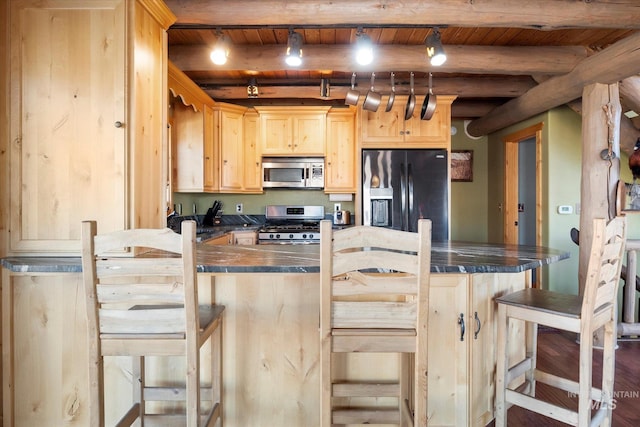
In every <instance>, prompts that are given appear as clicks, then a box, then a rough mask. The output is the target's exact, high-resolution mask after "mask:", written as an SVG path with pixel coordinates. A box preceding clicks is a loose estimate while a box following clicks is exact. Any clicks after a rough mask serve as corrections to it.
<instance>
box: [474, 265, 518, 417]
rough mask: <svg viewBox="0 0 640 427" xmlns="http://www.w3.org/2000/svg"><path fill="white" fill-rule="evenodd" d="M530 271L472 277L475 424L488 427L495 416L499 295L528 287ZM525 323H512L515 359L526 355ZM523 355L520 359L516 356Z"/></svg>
mask: <svg viewBox="0 0 640 427" xmlns="http://www.w3.org/2000/svg"><path fill="white" fill-rule="evenodd" d="M527 274H529V273H528V272H522V273H500V274H498V273H482V274H474V275H472V276H471V282H472V283H471V286H470V293H471V295H470V301H471V304H470V310H469V317H470V319H469V328H468V329H469V333H468V340H469V342H470V346H471V349H470V365H469V366H470V369H471V372H470V390H469V405H470V408H471V414H470V416H471V423H470V424H469V425H472V426H485V425H487V424H488V423H489V422H490V421H491V420H492V419H493V410H494V406H493V399H494V396H495V381H494V378H495V376H494V373H495V370H496V357H497V354H496V348H495V342H496V336H497V325H496V322H495V317H496V315H497V313H496V311H497V307H496V304H495V302H494V300H495V298H496V297H498V296H501V295H505V294H508V293H510V292H514V291H517V290H521V289H524V287H525V283H526V277H527ZM524 333H525V332H524V325H523V324H522V323H521V322H515V321H512V322H510V328H509V334H510V343H511V345H510V347H511V348H510V355H512V358H511V360H521V359H522V358H523V357H524V341H523V337H524ZM516 355H519V358H516V357H515V356H516Z"/></svg>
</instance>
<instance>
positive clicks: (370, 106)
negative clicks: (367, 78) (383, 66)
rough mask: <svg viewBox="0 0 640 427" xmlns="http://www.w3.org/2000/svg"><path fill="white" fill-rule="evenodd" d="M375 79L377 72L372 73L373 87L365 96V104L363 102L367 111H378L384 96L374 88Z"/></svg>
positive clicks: (363, 106)
mask: <svg viewBox="0 0 640 427" xmlns="http://www.w3.org/2000/svg"><path fill="white" fill-rule="evenodd" d="M375 80H376V73H371V89H370V90H369V92H367V96H365V97H364V104H362V108H363V109H365V110H367V111H374V112H375V111H378V107H379V106H380V99H381V98H382V96H381V95H380V94H379V93H378V92H376V91H375V89H374V88H373V83H374V82H375Z"/></svg>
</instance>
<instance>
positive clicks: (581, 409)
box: [578, 322, 594, 426]
mask: <svg viewBox="0 0 640 427" xmlns="http://www.w3.org/2000/svg"><path fill="white" fill-rule="evenodd" d="M585 323H586V322H585ZM585 326H588V325H585ZM593 335H594V334H593V333H592V332H591V331H590V330H589V329H587V328H584V329H582V330H581V331H580V368H579V369H580V387H579V391H578V425H579V426H588V425H589V423H590V421H591V369H592V366H593V365H592V361H593V339H594V337H593Z"/></svg>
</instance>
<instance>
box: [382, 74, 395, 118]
mask: <svg viewBox="0 0 640 427" xmlns="http://www.w3.org/2000/svg"><path fill="white" fill-rule="evenodd" d="M395 100H396V82H395V74H394V73H393V71H392V72H391V93H390V94H389V100H388V101H387V108H385V109H384V111H386V112H387V113H388V112H389V111H391V109H392V108H393V102H394V101H395Z"/></svg>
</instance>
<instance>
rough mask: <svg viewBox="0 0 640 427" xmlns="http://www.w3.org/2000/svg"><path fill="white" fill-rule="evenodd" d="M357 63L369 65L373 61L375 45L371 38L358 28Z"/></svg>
mask: <svg viewBox="0 0 640 427" xmlns="http://www.w3.org/2000/svg"><path fill="white" fill-rule="evenodd" d="M356 38H357V40H356V62H357V63H358V64H360V65H369V64H371V62H372V61H373V43H372V42H371V38H370V37H369V36H368V35H366V34H365V33H363V32H362V28H358V32H357V33H356Z"/></svg>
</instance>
